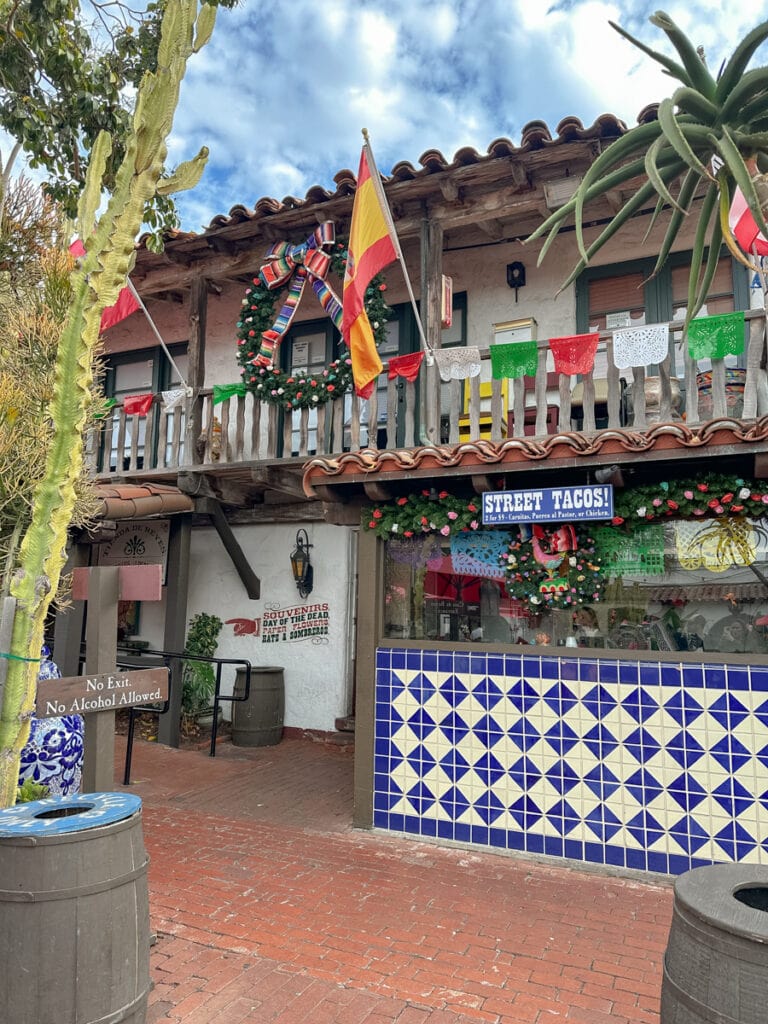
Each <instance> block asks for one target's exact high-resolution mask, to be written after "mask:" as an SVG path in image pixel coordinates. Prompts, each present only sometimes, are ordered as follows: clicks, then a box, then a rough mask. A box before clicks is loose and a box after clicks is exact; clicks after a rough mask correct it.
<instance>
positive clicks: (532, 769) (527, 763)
mask: <svg viewBox="0 0 768 1024" xmlns="http://www.w3.org/2000/svg"><path fill="white" fill-rule="evenodd" d="M509 774H510V776H511V777H512V778H513V779H514V780H515V781H516V782H522V781H523V780H525V784H526V785H527V786H532V785H533V784H534V783H535V782H538V781H539V779H540V778H541V769H540V768H539V767H538V766H537V765H535V764H534V763H533V761H531V759H530V758H529V757H521V758H520V760H519V761H515V763H514V764H513V765H512V766H511V768H510V769H509Z"/></svg>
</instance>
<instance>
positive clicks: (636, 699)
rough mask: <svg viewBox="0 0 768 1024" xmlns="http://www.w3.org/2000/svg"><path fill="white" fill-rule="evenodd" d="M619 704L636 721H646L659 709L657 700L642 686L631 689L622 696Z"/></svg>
mask: <svg viewBox="0 0 768 1024" xmlns="http://www.w3.org/2000/svg"><path fill="white" fill-rule="evenodd" d="M621 706H622V708H623V710H624V711H626V712H627V713H628V714H630V715H631V716H632V717H633V718H634V720H635V721H636V722H647V721H648V719H649V718H651V717H652V716H653V715H655V714H656V713H657V711H658V710H659V704H658V701H655V700H654V699H653V697H651V696H650V694H649V693H648V691H647V690H646V689H645V688H644V687H637V689H635V690H631V691H630V693H628V694H627V695H626V696H625V697H623V698H622V701H621Z"/></svg>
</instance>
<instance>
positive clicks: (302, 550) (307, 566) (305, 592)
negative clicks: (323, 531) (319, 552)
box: [291, 530, 313, 597]
mask: <svg viewBox="0 0 768 1024" xmlns="http://www.w3.org/2000/svg"><path fill="white" fill-rule="evenodd" d="M312 546H313V545H312V544H310V543H309V537H308V536H307V531H306V530H298V531H297V532H296V547H295V548H294V550H293V551H292V552H291V571H292V572H293V579H294V581H295V583H296V586H297V587H298V590H299V594H300V595H301V596H302V597H308V596H309V595H310V594H311V593H312V564H311V562H310V561H309V549H310V548H311V547H312Z"/></svg>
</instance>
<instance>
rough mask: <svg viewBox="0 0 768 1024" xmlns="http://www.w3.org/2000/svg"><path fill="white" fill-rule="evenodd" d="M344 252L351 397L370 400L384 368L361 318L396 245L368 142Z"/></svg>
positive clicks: (344, 321) (344, 325)
mask: <svg viewBox="0 0 768 1024" xmlns="http://www.w3.org/2000/svg"><path fill="white" fill-rule="evenodd" d="M348 250H349V254H348V256H347V269H346V272H345V274H344V292H343V304H344V315H343V319H342V324H341V333H342V335H343V337H344V341H345V342H346V344H347V347H348V348H349V354H350V358H351V359H352V377H353V378H354V382H355V391H356V393H357V394H358V395H360V396H361V398H369V397H370V395H371V393H372V392H373V386H374V381H375V380H376V378H377V377H378V375H379V374H380V373H381V371H382V369H383V367H382V363H381V359H379V353H378V352H377V351H376V344H375V342H374V339H373V331H372V329H371V325H370V323H369V321H368V315H367V313H366V312H365V289H366V288H367V287H368V285H369V284H370V282H371V279H372V278H374V277H375V276H376V274H378V273H379V271H381V270H383V269H384V267H386V266H387V265H388V264H390V263H393V262H394V261H395V260H396V259H397V258H398V245H397V238H396V236H395V231H394V227H393V226H392V218H391V216H390V213H389V209H388V207H387V200H386V197H385V195H384V189H383V188H382V185H381V179H380V178H379V172H378V171H377V170H376V164H375V163H374V160H373V154H372V153H371V150H370V147H369V145H368V143H367V142H365V143H364V145H363V151H362V153H361V155H360V170H359V171H358V174H357V191H356V192H355V202H354V206H353V207H352V226H351V227H350V230H349V246H348Z"/></svg>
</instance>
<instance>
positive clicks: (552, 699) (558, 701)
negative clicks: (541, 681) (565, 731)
mask: <svg viewBox="0 0 768 1024" xmlns="http://www.w3.org/2000/svg"><path fill="white" fill-rule="evenodd" d="M544 701H545V702H546V704H547V705H548V707H550V708H552V710H553V711H557V712H558V713H561V714H566V713H567V712H568V711H570V710H571V708H573V707H575V706H576V705H577V704H578V703H579V698H578V697H577V696H576V694H575V693H574V692H573V690H571V689H570V688H569V687H568V686H566V685H565V683H563V682H557V683H555V685H554V686H551V687H550V688H549V689H548V690H547V692H546V693H545V694H544Z"/></svg>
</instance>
